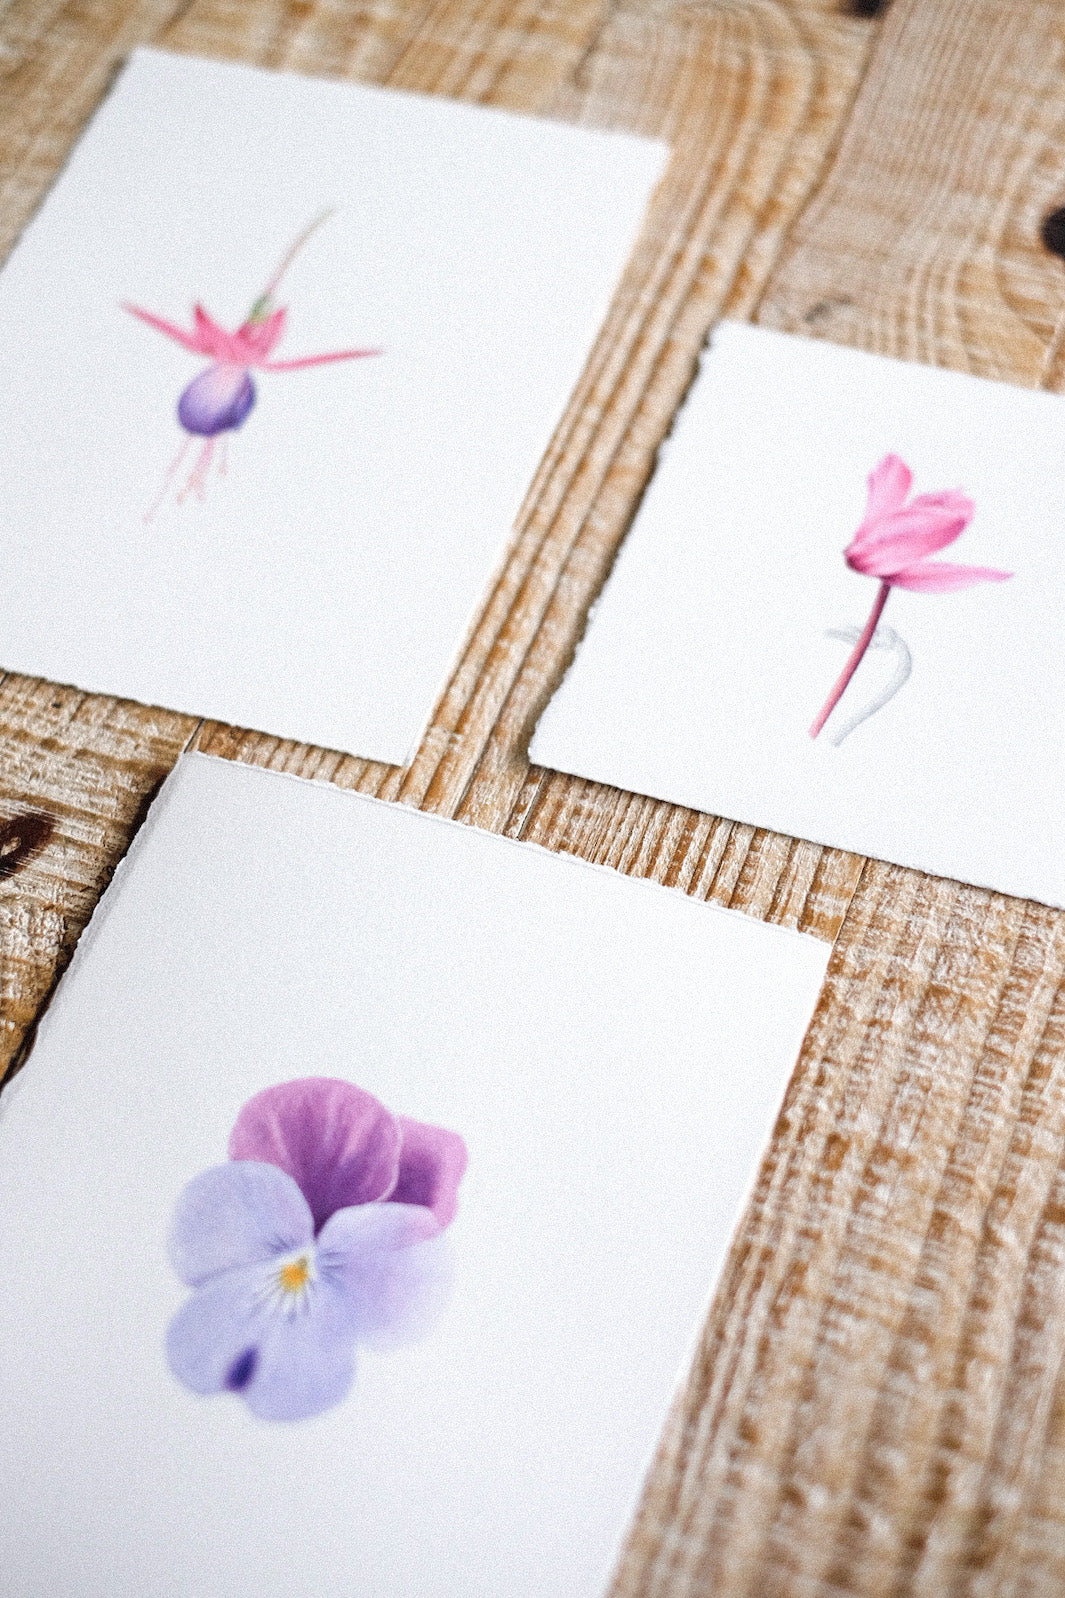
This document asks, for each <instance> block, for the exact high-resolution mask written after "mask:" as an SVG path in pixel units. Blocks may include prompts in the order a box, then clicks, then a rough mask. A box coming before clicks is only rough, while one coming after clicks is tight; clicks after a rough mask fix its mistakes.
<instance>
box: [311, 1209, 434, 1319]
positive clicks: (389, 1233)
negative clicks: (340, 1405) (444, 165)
mask: <svg viewBox="0 0 1065 1598" xmlns="http://www.w3.org/2000/svg"><path fill="white" fill-rule="evenodd" d="M318 1264H319V1270H320V1272H321V1274H322V1277H323V1278H326V1279H328V1280H329V1281H330V1282H333V1283H335V1284H336V1286H337V1287H338V1288H339V1289H340V1290H341V1291H342V1292H343V1294H344V1297H345V1300H346V1303H347V1306H348V1314H349V1316H350V1324H351V1327H352V1330H353V1332H354V1335H355V1337H356V1338H357V1340H358V1341H359V1342H360V1343H365V1344H366V1345H367V1346H368V1347H370V1348H374V1349H385V1348H394V1347H397V1346H398V1345H399V1344H401V1343H407V1342H412V1341H414V1340H415V1339H416V1338H418V1337H422V1336H424V1334H425V1333H426V1332H427V1331H428V1330H429V1329H430V1327H431V1326H432V1324H433V1322H434V1321H435V1320H436V1318H437V1316H438V1315H439V1313H440V1310H441V1309H442V1308H443V1305H444V1303H445V1301H446V1298H447V1293H448V1288H449V1285H450V1275H451V1273H450V1251H449V1249H448V1248H447V1240H446V1239H445V1238H444V1237H443V1236H441V1235H440V1233H439V1231H438V1229H437V1226H436V1222H435V1221H434V1220H433V1217H432V1214H431V1212H430V1211H429V1210H427V1209H425V1208H424V1207H423V1206H421V1205H414V1204H392V1203H386V1204H364V1205H361V1206H359V1207H358V1208H355V1209H347V1210H340V1211H338V1212H337V1214H336V1215H334V1216H333V1217H332V1219H331V1220H330V1221H328V1222H327V1223H326V1225H325V1226H324V1227H323V1228H322V1232H321V1235H320V1237H319V1239H318Z"/></svg>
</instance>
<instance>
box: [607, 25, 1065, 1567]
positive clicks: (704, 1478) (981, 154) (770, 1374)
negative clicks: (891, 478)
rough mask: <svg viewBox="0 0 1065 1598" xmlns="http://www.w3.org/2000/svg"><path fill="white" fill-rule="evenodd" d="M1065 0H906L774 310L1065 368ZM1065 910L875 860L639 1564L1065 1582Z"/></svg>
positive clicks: (963, 359) (811, 211) (788, 263)
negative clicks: (1060, 218) (1053, 220)
mask: <svg viewBox="0 0 1065 1598" xmlns="http://www.w3.org/2000/svg"><path fill="white" fill-rule="evenodd" d="M1063 35H1065V14H1063V13H1062V12H1061V10H1060V8H1058V7H1056V6H1047V5H1042V4H1038V3H1036V4H1032V5H1027V4H1025V5H1013V4H1007V3H1003V0H975V3H970V4H966V5H965V6H962V5H960V4H951V3H945V4H938V5H930V4H924V3H923V0H895V4H894V5H893V7H892V9H891V11H889V13H888V14H887V17H886V20H885V22H884V24H883V29H882V32H881V34H880V38H879V42H878V45H877V50H876V53H875V55H874V58H873V60H872V62H871V65H870V68H869V71H868V74H867V76H866V78H865V80H864V82H863V85H862V89H861V93H860V95H859V98H858V100H857V103H856V105H855V108H854V113H853V116H852V119H851V121H850V123H849V126H848V129H847V132H846V135H845V137H844V140H843V142H842V146H841V149H840V152H839V155H838V158H837V160H836V162H835V163H834V165H833V167H832V169H831V171H830V172H829V174H828V175H827V177H826V181H825V182H824V184H823V186H822V188H821V190H820V192H819V194H818V196H817V197H816V199H815V200H814V202H813V203H812V204H811V206H810V207H809V208H808V209H807V211H806V212H805V213H804V215H803V217H802V218H801V220H800V221H799V223H798V225H797V226H796V228H795V229H794V230H793V233H792V236H791V238H790V240H789V242H788V245H787V247H786V250H785V252H784V254H783V257H782V259H781V261H780V264H779V265H778V267H777V268H776V270H775V271H774V273H773V274H772V276H771V277H770V280H769V283H768V285H767V287H766V290H765V293H764V295H763V296H762V297H761V300H760V303H759V305H758V306H757V307H756V314H757V317H758V319H759V320H761V321H763V322H765V323H767V324H769V325H773V326H778V327H787V328H790V329H793V330H796V331H802V332H807V333H812V334H815V335H818V336H823V337H831V338H834V339H840V340H843V341H846V342H850V343H854V344H857V345H859V346H861V347H863V348H867V349H874V350H881V351H884V352H887V353H891V354H897V355H904V356H909V357H911V358H920V359H925V360H934V361H937V362H939V363H940V364H944V365H950V366H955V367H959V368H961V369H963V370H970V371H976V372H981V373H983V374H985V375H989V376H996V377H1007V378H1012V379H1014V380H1016V381H1019V382H1027V383H1030V384H1038V383H1044V384H1047V383H1051V384H1054V383H1057V382H1060V378H1061V374H1060V343H1061V331H1060V323H1061V306H1062V303H1063V302H1062V288H1063V281H1062V276H1061V268H1060V264H1059V263H1057V262H1055V261H1053V260H1052V259H1051V258H1050V257H1049V256H1047V255H1046V254H1045V252H1043V251H1042V249H1041V247H1040V244H1039V238H1038V235H1039V223H1040V220H1041V217H1042V215H1043V212H1044V210H1046V209H1049V208H1050V207H1051V206H1052V205H1054V204H1059V203H1060V202H1061V199H1062V187H1061V184H1062V178H1061V174H1060V170H1055V163H1056V160H1057V156H1058V151H1059V150H1060V148H1061V143H1062V138H1061V135H1062V131H1063V126H1065V124H1063V118H1065V74H1063V71H1062V66H1063V61H1062V45H1063ZM1063 1162H1065V919H1063V918H1062V916H1061V915H1059V914H1057V913H1054V912H1051V911H1049V910H1046V909H1044V908H1041V907H1038V906H1032V905H1026V904H1024V903H1021V902H1019V901H1016V900H1008V899H1004V898H1001V897H999V896H996V895H992V894H986V893H982V892H979V891H977V890H975V889H968V888H960V887H958V886H956V885H954V884H950V883H943V882H938V883H937V882H933V881H930V880H928V879H922V878H921V877H920V876H918V875H917V874H916V873H912V872H904V871H900V870H896V869H892V868H888V867H884V866H878V865H869V866H867V867H866V869H865V872H864V874H863V876H862V879H861V882H860V884H859V886H858V888H857V891H856V893H855V895H854V898H853V900H852V902H851V905H850V907H849V910H848V913H847V916H846V919H845V921H844V924H843V927H842V930H841V933H840V936H839V939H838V941H837V944H836V950H835V953H834V956H833V961H832V967H831V971H830V977H829V982H828V985H827V987H826V990H825V993H824V995H823V998H822V1003H821V1008H820V1011H819V1014H818V1018H817V1021H816V1023H815V1025H814V1027H813V1029H812V1030H811V1033H810V1035H809V1037H808V1039H807V1043H806V1046H805V1049H804V1052H803V1056H802V1060H801V1062H800V1067H799V1071H798V1072H797V1074H796V1077H795V1079H794V1081H793V1083H792V1088H791V1092H790V1095H789V1101H788V1104H787V1106H786V1109H785V1113H784V1116H783V1117H782V1120H781V1123H780V1125H779V1126H778V1128H777V1133H776V1136H775V1138H774V1142H773V1146H772V1149H771V1151H770V1154H769V1157H768V1159H767V1161H766V1163H765V1166H764V1167H763V1170H762V1172H761V1177H760V1181H759V1186H758V1191H757V1194H756V1197H755V1202H754V1204H753V1206H752V1208H751V1211H750V1212H749V1214H748V1217H747V1222H746V1224H745V1226H744V1228H743V1231H742V1233H741V1236H740V1238H739V1239H738V1240H737V1245H736V1247H735V1249H734V1251H733V1254H732V1257H731V1260H730V1276H729V1282H728V1289H727V1291H726V1292H725V1293H722V1294H721V1295H720V1296H719V1299H718V1302H717V1305H716V1306H715V1310H714V1313H713V1316H712V1318H711V1323H710V1326H709V1327H708V1330H707V1334H706V1338H705V1340H704V1343H703V1348H702V1352H701V1356H700V1359H699V1361H698V1362H697V1365H696V1368H695V1370H694V1372H693V1375H692V1379H691V1383H690V1385H689V1388H688V1390H687V1392H686V1393H685V1394H683V1395H682V1397H681V1398H680V1400H679V1401H678V1404H677V1406H676V1410H675V1413H674V1416H673V1420H672V1423H671V1426H670V1429H669V1431H668V1434H667V1436H666V1438H665V1440H664V1442H663V1448H662V1452H661V1454H660V1456H659V1459H658V1462H657V1464H656V1468H655V1470H654V1472H653V1474H652V1478H651V1482H650V1485H649V1490H648V1495H647V1497H646V1499H645V1502H644V1505H643V1508H642V1510H641V1514H640V1517H639V1521H638V1524H637V1527H636V1529H635V1531H634V1534H633V1537H632V1540H631V1542H630V1544H629V1547H628V1550H627V1553H626V1557H625V1561H624V1564H623V1567H622V1571H621V1574H620V1576H619V1580H618V1583H617V1589H616V1591H617V1593H618V1594H619V1595H620V1594H633V1595H635V1594H636V1593H639V1594H641V1598H644V1595H648V1598H650V1595H658V1594H662V1595H666V1594H668V1595H669V1598H680V1595H682V1594H683V1595H688V1594H695V1593H699V1594H707V1593H711V1592H712V1593H714V1594H715V1595H717V1594H740V1593H744V1594H752V1595H753V1594H758V1595H759V1598H761V1595H763V1594H764V1595H766V1598H772V1595H777V1594H800V1593H801V1594H824V1595H828V1594H830V1593H831V1594H851V1593H853V1594H862V1595H863V1598H866V1595H868V1598H872V1595H874V1594H876V1595H879V1594H884V1595H887V1594H893V1595H897V1594H915V1595H916V1594H925V1595H928V1598H932V1595H941V1594H948V1593H949V1594H952V1595H961V1594H972V1595H976V1594H1000V1593H1001V1594H1006V1593H1014V1592H1017V1593H1020V1592H1023V1593H1025V1594H1027V1595H1034V1594H1037V1593H1038V1594H1045V1595H1049V1594H1051V1593H1059V1592H1060V1591H1061V1590H1062V1586H1063V1582H1065V1511H1063V1507H1062V1506H1063V1503H1065V1453H1063V1438H1065V1421H1063V1416H1065V1375H1063V1356H1065V1310H1063V1305H1065V1204H1063V1199H1065V1185H1063V1183H1065V1177H1063V1174H1062V1170H1063Z"/></svg>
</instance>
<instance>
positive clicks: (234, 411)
mask: <svg viewBox="0 0 1065 1598" xmlns="http://www.w3.org/2000/svg"><path fill="white" fill-rule="evenodd" d="M329 215H330V213H329V212H328V211H323V212H322V214H321V215H320V216H317V217H315V219H314V221H313V222H311V223H310V225H309V226H308V227H306V228H304V230H303V232H302V233H301V234H300V235H299V237H298V238H297V239H296V240H295V242H294V243H293V244H291V245H290V246H289V248H288V249H287V250H286V251H285V254H284V256H283V257H282V259H281V262H280V264H279V265H278V267H277V269H276V271H275V272H274V274H273V276H272V277H271V279H270V281H269V282H268V283H267V285H266V287H265V288H264V289H263V291H262V293H261V294H260V295H258V297H257V298H256V300H255V301H254V303H253V305H252V307H251V310H250V311H249V312H248V315H247V317H246V319H245V320H244V321H243V322H242V323H241V325H240V326H239V327H238V328H237V329H236V331H235V332H232V333H228V332H227V331H226V330H225V328H224V327H221V326H219V324H218V323H217V322H216V321H215V320H214V318H213V317H211V316H210V315H208V313H207V312H206V311H205V310H204V308H203V306H202V305H195V306H194V307H193V312H192V327H191V329H189V330H188V331H187V332H186V330H185V329H184V328H182V327H179V326H177V324H176V323H174V322H169V321H167V320H166V319H165V318H164V317H161V316H156V315H155V313H154V312H153V311H145V310H142V308H141V307H140V306H139V305H130V304H126V305H125V306H124V309H125V310H127V311H129V313H130V315H131V316H136V317H139V319H140V320H141V321H142V322H146V323H147V324H148V326H149V327H153V328H155V330H156V331H157V332H159V333H162V334H163V335H164V336H165V337H166V338H169V339H172V340H173V341H174V343H175V344H180V345H181V347H182V349H186V350H189V351H190V352H191V353H192V354H193V355H203V356H206V357H207V358H208V359H209V360H210V362H211V365H210V366H208V367H206V368H205V369H204V370H203V371H202V372H200V373H199V375H198V376H197V377H194V378H193V379H192V381H191V383H189V384H188V386H187V387H186V388H185V389H184V390H183V391H182V394H181V397H180V399H179V400H178V403H177V419H178V421H179V422H180V424H181V426H182V427H183V428H184V430H185V432H186V433H187V434H188V437H187V438H186V439H185V440H184V442H183V444H182V446H181V448H180V450H179V451H178V454H177V455H176V456H175V458H174V460H173V462H172V464H171V466H170V470H169V472H168V473H167V476H166V481H165V482H164V484H163V489H162V492H161V493H160V495H159V497H158V499H157V500H156V503H155V504H154V505H153V506H152V508H151V510H150V511H149V512H148V513H147V515H146V517H145V520H146V521H150V520H151V519H152V517H153V516H154V515H155V514H156V512H157V511H158V509H159V507H160V505H161V504H162V502H163V500H164V499H165V498H166V495H167V493H168V492H169V489H170V485H171V484H172V482H173V480H174V478H175V476H176V474H177V473H178V471H179V470H180V468H181V465H182V462H183V461H184V459H185V456H186V454H187V452H188V449H189V446H190V444H191V443H192V441H193V440H194V439H195V438H200V439H202V440H203V442H202V444H201V446H200V449H199V452H198V454H197V456H196V459H195V462H194V464H193V466H192V470H191V471H190V473H189V475H188V478H187V479H186V481H185V484H184V486H183V487H182V488H181V489H180V491H179V492H178V495H177V500H178V503H179V504H180V503H181V502H182V501H183V500H184V499H185V498H186V497H187V496H188V495H189V494H190V493H195V494H196V495H197V496H198V497H199V498H200V499H203V498H204V497H205V494H206V486H207V475H208V472H209V470H210V468H211V464H212V462H213V461H214V460H215V459H216V449H217V447H218V445H219V443H220V442H221V444H222V446H223V448H224V442H225V434H226V433H230V432H234V431H235V430H236V429H237V428H238V427H242V426H243V425H244V422H245V421H246V420H247V418H248V414H249V412H250V411H251V409H252V406H253V405H254V404H255V397H256V391H255V383H254V381H253V379H252V375H251V374H252V371H253V370H255V371H260V372H297V371H300V370H302V369H303V368H305V367H309V366H325V365H327V364H329V363H331V362H333V361H354V360H361V359H363V358H364V357H366V356H369V355H380V354H381V351H380V350H376V349H352V350H330V351H328V352H326V353H325V354H322V355H301V356H297V357H296V358H295V359H294V360H284V361H275V360H273V359H271V357H272V355H273V351H274V349H275V347H276V346H277V344H278V343H279V342H280V341H281V338H282V336H283V334H284V332H285V325H286V322H287V320H288V309H287V307H286V306H284V305H280V306H275V304H274V298H275V295H276V294H277V291H278V289H279V287H280V285H281V279H282V278H283V277H284V275H285V273H286V272H287V271H288V269H289V267H290V266H291V265H292V262H293V261H294V260H295V258H296V256H297V255H298V254H299V252H300V250H301V249H302V248H303V246H304V245H305V244H306V243H307V241H308V239H309V238H310V237H311V235H312V233H314V232H315V231H316V230H317V229H318V228H319V227H321V225H322V223H323V222H325V221H326V219H327V218H328V216H329ZM217 460H218V467H219V471H220V472H224V471H225V455H224V453H222V452H219V453H218V455H217Z"/></svg>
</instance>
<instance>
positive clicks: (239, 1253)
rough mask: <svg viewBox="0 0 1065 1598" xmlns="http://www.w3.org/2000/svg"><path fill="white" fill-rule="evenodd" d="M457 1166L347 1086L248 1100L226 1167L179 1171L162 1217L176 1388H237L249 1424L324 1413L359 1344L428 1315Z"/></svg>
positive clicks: (402, 1334)
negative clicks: (178, 1300) (177, 1192)
mask: <svg viewBox="0 0 1065 1598" xmlns="http://www.w3.org/2000/svg"><path fill="white" fill-rule="evenodd" d="M466 1158H467V1155H466V1145H465V1143H464V1142H463V1140H462V1138H461V1137H459V1135H458V1133H457V1132H449V1131H446V1130H445V1129H444V1128H443V1127H439V1126H430V1125H427V1124H425V1123H423V1122H420V1121H411V1120H408V1119H407V1117H406V1116H396V1115H392V1114H391V1113H390V1112H389V1111H388V1110H386V1108H385V1106H384V1105H383V1104H381V1103H380V1101H379V1100H378V1099H375V1098H374V1097H373V1095H372V1094H370V1093H367V1092H365V1091H364V1090H363V1089H362V1088H359V1087H355V1086H354V1085H353V1084H351V1083H350V1082H343V1081H339V1080H336V1079H334V1078H331V1077H305V1078H303V1079H301V1080H298V1081H294V1082H284V1083H281V1084H279V1085H278V1086H276V1087H270V1088H266V1089H265V1091H264V1092H262V1093H258V1094H256V1096H255V1097H254V1098H253V1099H250V1100H249V1101H248V1103H247V1104H245V1106H244V1108H243V1109H242V1110H241V1112H240V1114H239V1115H238V1117H237V1120H236V1125H235V1126H234V1128H233V1131H232V1133H231V1135H230V1139H229V1163H228V1164H225V1165H216V1166H213V1167H212V1168H211V1169H210V1170H208V1171H204V1172H202V1173H201V1175H199V1176H197V1177H194V1178H193V1180H192V1181H191V1182H190V1183H189V1184H188V1186H187V1187H186V1188H185V1190H184V1192H183V1193H182V1194H181V1196H180V1198H179V1199H178V1202H177V1207H176V1209H175V1212H174V1219H173V1224H172V1227H171V1232H170V1260H171V1264H172V1265H173V1267H174V1270H175V1271H176V1272H177V1274H178V1276H179V1277H180V1278H181V1280H182V1281H183V1282H184V1283H185V1284H186V1286H188V1287H191V1288H192V1289H193V1295H192V1297H191V1298H190V1299H188V1300H187V1301H186V1303H185V1304H184V1305H183V1306H182V1308H181V1309H180V1310H178V1312H177V1314H176V1315H175V1316H174V1319H173V1320H172V1321H171V1323H170V1328H169V1331H168V1333H167V1344H166V1346H167V1355H168V1358H169V1362H170V1369H171V1370H172V1371H173V1373H174V1375H175V1376H176V1377H177V1379H178V1380H179V1381H180V1382H182V1383H183V1384H184V1385H185V1386H186V1387H188V1388H189V1389H191V1391H192V1392H194V1393H200V1394H204V1395H207V1394H211V1393H223V1392H230V1393H238V1394H240V1396H241V1397H242V1398H243V1399H244V1401H245V1403H246V1404H247V1405H248V1407H249V1409H251V1411H252V1412H253V1413H254V1414H255V1415H257V1416H259V1417H260V1419H262V1420H270V1421H294V1420H303V1419H305V1418H307V1417H308V1416H311V1415H317V1414H320V1413H321V1412H322V1411H323V1410H326V1409H330V1408H332V1406H333V1405H334V1404H338V1403H339V1402H340V1400H341V1399H342V1398H344V1397H345V1396H346V1394H347V1393H348V1390H349V1389H350V1387H351V1383H352V1380H353V1378H354V1374H355V1350H356V1347H357V1346H358V1345H360V1344H361V1345H362V1346H364V1347H366V1348H370V1349H376V1350H385V1349H388V1348H394V1347H398V1346H399V1345H400V1344H403V1343H407V1342H411V1341H413V1340H415V1339H416V1338H418V1337H420V1336H422V1335H424V1333H425V1332H427V1331H428V1330H429V1329H430V1327H431V1326H432V1323H433V1321H434V1319H435V1317H436V1315H437V1314H438V1313H439V1311H440V1309H441V1308H442V1305H443V1301H444V1296H445V1293H446V1288H447V1281H448V1271H447V1252H446V1248H445V1247H444V1246H443V1245H444V1238H443V1236H442V1234H443V1232H444V1230H445V1228H447V1227H448V1226H449V1225H450V1223H451V1221H452V1220H453V1219H454V1216H455V1211H456V1208H457V1205H458V1187H459V1183H460V1182H461V1180H462V1176H463V1173H464V1172H465V1169H466Z"/></svg>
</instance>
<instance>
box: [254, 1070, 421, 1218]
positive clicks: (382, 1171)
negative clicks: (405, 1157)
mask: <svg viewBox="0 0 1065 1598" xmlns="http://www.w3.org/2000/svg"><path fill="white" fill-rule="evenodd" d="M399 1148H400V1130H399V1124H398V1122H397V1121H396V1118H395V1116H394V1115H390V1114H389V1112H388V1111H387V1110H386V1109H385V1107H384V1105H383V1104H381V1103H380V1102H379V1101H378V1100H377V1099H375V1098H374V1097H373V1095H372V1094H370V1093H365V1092H363V1090H362V1088H357V1087H354V1086H353V1085H352V1084H351V1083H350V1082H340V1081H337V1080H335V1079H334V1078H332V1077H322V1076H310V1077H303V1078H302V1079H300V1080H299V1081H296V1082H282V1083H280V1084H279V1085H278V1086H277V1087H272V1088H266V1089H265V1090H264V1091H263V1092H262V1093H257V1094H256V1095H255V1097H254V1098H253V1099H249V1100H248V1102H247V1104H245V1106H244V1108H243V1109H242V1110H241V1112H240V1114H239V1115H238V1117H237V1124H236V1126H234V1128H233V1131H232V1134H231V1135H230V1139H229V1157H230V1159H231V1160H265V1161H267V1162H268V1163H269V1164H271V1165H277V1166H279V1167H280V1168H281V1170H283V1171H287V1172H288V1174H289V1176H291V1177H292V1179H293V1180H294V1181H295V1182H296V1183H298V1185H299V1187H300V1190H301V1192H302V1193H303V1196H304V1198H305V1199H306V1200H307V1203H308V1204H309V1205H310V1207H311V1213H312V1214H313V1216H314V1225H315V1230H316V1231H317V1230H320V1229H321V1227H322V1226H323V1225H324V1223H325V1222H326V1221H327V1220H328V1219H329V1217H330V1216H331V1215H332V1214H333V1213H334V1212H335V1211H336V1210H342V1209H347V1208H348V1207H349V1206H351V1205H353V1204H370V1203H373V1202H374V1200H376V1199H382V1198H387V1197H388V1195H389V1194H390V1193H391V1192H392V1189H393V1188H394V1187H395V1184H396V1175H397V1173H398V1170H399Z"/></svg>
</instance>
